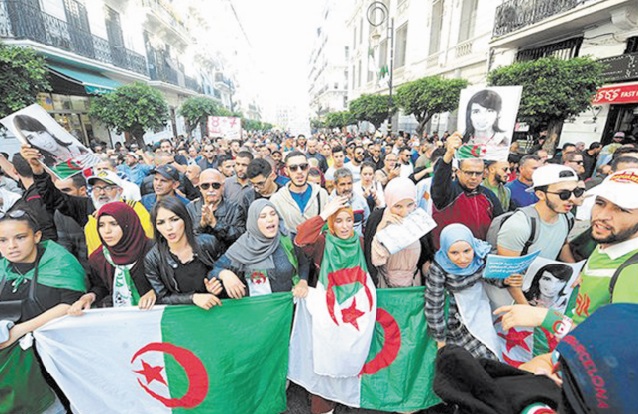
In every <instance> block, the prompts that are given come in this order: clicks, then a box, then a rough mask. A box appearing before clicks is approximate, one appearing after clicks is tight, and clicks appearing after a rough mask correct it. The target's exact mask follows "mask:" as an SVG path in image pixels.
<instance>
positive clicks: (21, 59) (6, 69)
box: [0, 43, 51, 118]
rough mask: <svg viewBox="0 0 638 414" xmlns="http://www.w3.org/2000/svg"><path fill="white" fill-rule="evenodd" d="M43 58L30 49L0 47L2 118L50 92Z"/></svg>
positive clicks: (0, 115) (0, 45) (0, 110)
mask: <svg viewBox="0 0 638 414" xmlns="http://www.w3.org/2000/svg"><path fill="white" fill-rule="evenodd" d="M50 90H51V87H50V85H49V81H48V79H47V69H46V62H45V60H44V57H42V56H39V55H37V54H36V52H35V51H34V50H33V49H31V48H28V47H19V46H8V45H5V44H2V43H0V118H3V117H5V116H7V115H9V114H11V113H13V112H15V111H18V110H20V109H22V108H24V107H25V106H29V105H31V104H33V103H35V102H36V99H37V95H38V93H39V92H47V91H50Z"/></svg>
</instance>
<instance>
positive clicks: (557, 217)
mask: <svg viewBox="0 0 638 414" xmlns="http://www.w3.org/2000/svg"><path fill="white" fill-rule="evenodd" d="M532 181H533V184H532V187H531V188H530V189H529V190H528V191H530V190H531V191H534V193H535V194H536V196H537V197H538V202H536V203H535V204H534V206H533V208H534V210H535V214H534V212H531V213H528V212H526V211H525V210H524V209H521V210H519V211H517V212H516V213H514V214H512V216H511V217H510V218H509V219H507V221H505V222H504V223H503V225H502V227H501V228H500V230H499V232H498V238H497V245H498V254H499V255H500V256H520V254H521V251H522V250H523V247H524V246H525V243H526V242H527V240H529V239H530V237H531V231H532V229H531V225H530V217H532V215H533V214H534V215H537V216H538V218H540V221H539V222H538V223H537V226H536V227H537V229H536V235H535V236H534V242H533V243H532V245H531V246H530V247H529V249H528V253H533V252H535V251H539V250H540V252H541V253H540V257H544V258H546V259H550V260H556V258H558V257H559V256H560V258H561V259H562V260H563V261H569V262H572V261H573V259H572V258H571V254H567V251H568V249H565V254H563V255H561V251H562V250H563V248H564V247H565V239H566V238H567V234H568V233H569V230H570V227H571V222H573V216H572V215H571V213H570V212H571V210H572V208H573V207H574V202H575V200H576V198H577V197H580V196H582V191H583V190H581V189H579V187H578V175H577V174H576V172H575V171H574V170H573V169H571V168H569V167H566V166H564V165H556V164H548V165H544V166H542V167H540V168H539V169H537V170H536V171H534V175H533V176H532ZM528 208H530V207H528ZM570 220H571V222H570Z"/></svg>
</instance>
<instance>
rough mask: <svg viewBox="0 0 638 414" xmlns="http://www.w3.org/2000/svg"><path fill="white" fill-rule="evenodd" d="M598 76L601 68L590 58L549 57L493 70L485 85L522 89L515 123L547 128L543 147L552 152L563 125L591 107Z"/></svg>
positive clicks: (534, 127)
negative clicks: (546, 137) (509, 86)
mask: <svg viewBox="0 0 638 414" xmlns="http://www.w3.org/2000/svg"><path fill="white" fill-rule="evenodd" d="M601 73H602V65H601V64H600V63H598V62H596V61H595V60H593V59H591V58H590V57H578V58H574V59H569V60H562V59H556V58H553V57H550V58H542V59H537V60H533V61H526V62H516V63H513V64H511V65H509V66H505V67H501V68H498V69H494V70H493V71H491V72H490V73H489V75H488V82H489V84H490V85H494V86H507V85H522V86H523V95H522V96H521V104H520V107H519V109H518V120H519V121H522V122H527V123H529V124H530V127H531V128H532V130H539V129H540V128H542V127H547V130H548V137H549V139H548V140H547V141H548V142H547V145H548V146H549V147H550V148H549V149H550V150H551V151H553V149H554V147H555V145H556V142H557V138H558V135H559V134H560V131H561V128H562V123H563V121H564V120H565V119H567V118H569V117H572V116H575V115H577V114H579V113H581V112H583V111H584V110H586V109H587V107H588V106H589V105H590V104H591V100H592V97H593V96H594V93H595V92H596V89H597V88H598V86H600V84H601V78H600V75H601Z"/></svg>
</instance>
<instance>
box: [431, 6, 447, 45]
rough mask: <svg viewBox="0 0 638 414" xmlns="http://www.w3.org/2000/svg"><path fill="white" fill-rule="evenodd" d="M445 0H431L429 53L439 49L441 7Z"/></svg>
mask: <svg viewBox="0 0 638 414" xmlns="http://www.w3.org/2000/svg"><path fill="white" fill-rule="evenodd" d="M444 6H445V0H434V1H433V2H432V23H431V24H430V49H429V54H430V55H433V54H435V53H438V52H439V50H441V30H442V29H443V8H444Z"/></svg>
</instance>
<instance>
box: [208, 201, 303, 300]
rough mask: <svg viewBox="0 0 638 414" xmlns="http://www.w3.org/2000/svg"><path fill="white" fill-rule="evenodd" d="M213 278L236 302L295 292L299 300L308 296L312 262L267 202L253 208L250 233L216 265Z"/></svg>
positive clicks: (233, 246)
mask: <svg viewBox="0 0 638 414" xmlns="http://www.w3.org/2000/svg"><path fill="white" fill-rule="evenodd" d="M212 276H213V277H215V278H217V279H219V280H221V281H222V283H223V285H224V288H225V290H226V292H227V293H228V295H229V296H230V297H231V298H236V299H237V298H241V297H243V296H246V295H248V296H257V295H263V294H268V293H272V292H289V291H291V290H292V293H293V295H294V296H295V297H305V296H306V294H307V293H308V261H307V259H306V257H305V256H304V254H303V253H302V252H301V251H299V250H298V249H296V248H295V246H294V245H293V243H292V240H291V239H290V237H289V236H288V231H287V230H286V229H285V227H284V225H283V220H282V219H281V217H279V214H278V213H277V210H275V206H274V205H273V204H272V203H271V202H270V201H268V200H266V199H258V200H255V201H253V203H252V204H251V205H250V207H249V208H248V216H247V218H246V233H244V234H242V235H241V237H240V238H239V239H237V241H236V242H235V243H233V245H231V246H230V248H229V249H228V251H226V253H225V254H224V255H223V256H222V257H221V258H220V259H219V260H218V261H217V262H216V263H215V268H214V269H213V272H212ZM246 287H248V291H247V290H246Z"/></svg>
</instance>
